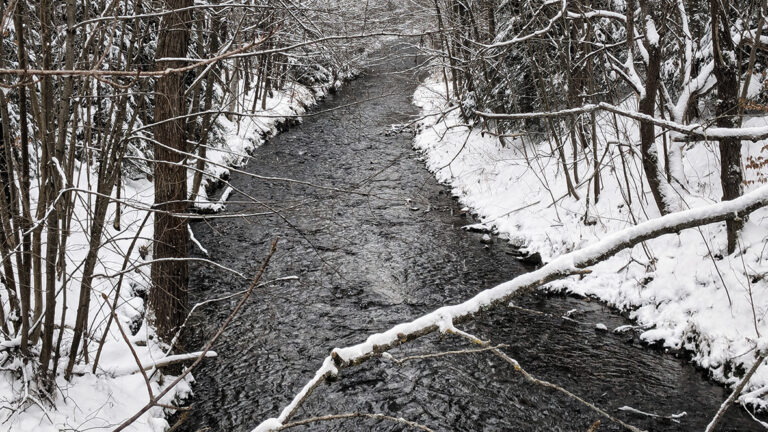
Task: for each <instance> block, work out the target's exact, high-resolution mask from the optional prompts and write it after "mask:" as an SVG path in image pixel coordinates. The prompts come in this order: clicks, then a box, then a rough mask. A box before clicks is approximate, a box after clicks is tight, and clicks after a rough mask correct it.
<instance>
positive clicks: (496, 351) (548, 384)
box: [448, 330, 644, 432]
mask: <svg viewBox="0 0 768 432" xmlns="http://www.w3.org/2000/svg"><path fill="white" fill-rule="evenodd" d="M448 333H451V334H455V335H457V336H460V337H462V338H464V339H467V340H468V341H470V342H472V343H475V344H476V343H478V342H477V341H482V339H480V338H478V337H475V336H473V335H471V334H469V333H466V332H463V331H460V330H459V331H455V330H449V331H448ZM482 344H483V345H486V344H488V343H487V342H483V343H482ZM488 351H490V352H492V353H493V354H494V355H496V357H499V358H500V359H502V360H504V361H505V362H507V363H508V364H510V365H511V366H512V367H513V368H514V369H515V370H516V371H517V372H519V373H520V374H521V375H522V376H523V378H525V380H526V381H528V382H530V383H533V384H536V385H539V386H542V387H546V388H550V389H553V390H556V391H558V392H560V393H562V394H564V395H566V396H568V397H569V398H570V399H573V400H575V401H576V402H578V403H580V404H582V405H584V406H586V407H587V408H589V409H591V410H592V411H594V412H596V413H598V414H600V415H601V416H603V417H605V418H606V419H608V420H610V421H612V422H614V423H616V424H618V425H621V426H622V427H624V428H625V429H627V430H630V431H632V432H644V431H643V430H642V429H639V428H637V427H635V426H632V425H631V424H628V423H625V422H623V421H621V420H619V419H617V418H616V417H614V416H612V415H610V414H608V413H607V412H605V411H604V410H602V409H601V408H598V407H597V406H596V405H594V404H593V403H591V402H588V401H586V400H585V399H583V398H582V397H580V396H578V395H576V394H574V393H572V392H571V391H569V390H567V389H565V388H563V387H560V386H559V385H557V384H554V383H551V382H549V381H544V380H541V379H539V378H536V377H535V376H533V375H531V374H530V373H528V371H526V370H525V369H523V367H522V366H520V363H518V362H517V360H515V359H513V358H512V357H510V356H508V355H507V354H505V353H504V351H501V350H500V349H498V348H496V347H492V348H489V349H488Z"/></svg>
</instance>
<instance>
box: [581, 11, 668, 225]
mask: <svg viewBox="0 0 768 432" xmlns="http://www.w3.org/2000/svg"><path fill="white" fill-rule="evenodd" d="M640 5H641V8H642V10H643V14H642V18H643V19H644V21H645V25H646V32H645V33H646V36H645V40H644V44H645V49H646V50H647V51H648V65H647V69H646V76H645V96H644V97H643V98H642V99H641V100H640V105H639V111H640V113H642V114H645V115H648V116H651V117H653V116H654V115H655V110H656V94H657V93H658V92H659V85H660V80H661V77H660V74H661V41H660V40H659V37H658V35H655V37H653V36H651V35H649V33H655V32H656V29H655V27H656V25H655V23H654V20H653V18H652V16H651V14H652V11H651V10H650V7H651V6H650V5H648V2H645V1H643V2H640ZM640 151H641V153H642V158H643V171H644V172H645V176H646V178H647V179H648V186H649V187H650V188H651V193H652V194H653V199H654V201H656V206H657V207H658V208H659V212H660V213H661V214H662V215H665V214H668V213H671V212H672V209H671V208H670V205H669V198H670V197H667V196H665V192H666V190H667V189H668V187H666V186H667V182H666V179H665V178H664V176H663V175H662V173H661V170H660V169H659V153H658V150H657V149H656V128H655V127H654V125H653V123H651V122H640ZM595 157H597V156H595Z"/></svg>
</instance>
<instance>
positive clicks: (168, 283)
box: [149, 0, 192, 341]
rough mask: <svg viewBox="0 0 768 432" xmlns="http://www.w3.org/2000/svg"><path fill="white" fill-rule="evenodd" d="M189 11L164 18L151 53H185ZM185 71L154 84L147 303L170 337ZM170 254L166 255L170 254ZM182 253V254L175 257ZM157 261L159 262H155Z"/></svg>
mask: <svg viewBox="0 0 768 432" xmlns="http://www.w3.org/2000/svg"><path fill="white" fill-rule="evenodd" d="M165 6H166V8H167V9H168V10H178V9H182V8H189V7H191V6H192V0H165ZM191 18H192V17H191V10H190V9H187V10H184V11H180V12H176V13H171V14H168V15H166V16H165V17H163V21H162V24H161V26H160V35H159V39H158V46H157V52H156V56H157V58H158V59H162V58H175V59H178V58H184V57H186V56H187V48H188V45H189V38H190V33H191V22H192V19H191ZM181 66H184V62H179V61H162V62H158V64H157V69H158V70H167V69H169V68H170V69H173V68H178V67H181ZM185 112H186V111H185V103H184V74H182V73H167V74H165V75H162V76H160V77H159V78H157V81H156V83H155V119H154V120H155V123H157V125H156V126H155V127H154V135H155V140H156V141H157V143H156V144H155V159H156V162H155V175H154V184H155V203H156V208H157V209H158V210H159V212H157V213H155V234H154V245H153V247H154V253H153V256H154V260H155V262H153V263H152V289H151V290H150V294H149V304H150V307H151V309H152V312H153V313H154V323H155V325H156V327H157V332H158V335H159V336H160V338H161V339H163V340H165V341H170V339H171V338H172V337H173V335H174V332H175V330H176V329H177V328H178V327H179V326H180V325H181V323H182V322H183V320H184V317H185V315H186V307H187V298H188V293H187V280H188V273H189V270H188V266H187V262H186V261H184V260H183V258H186V256H187V241H188V238H189V234H188V233H187V221H186V219H184V218H182V217H178V216H176V215H175V214H179V213H183V212H184V211H185V209H186V198H187V169H186V167H185V166H184V164H183V160H184V156H183V155H182V154H181V153H180V152H184V151H186V127H185V125H184V120H182V119H176V120H173V119H174V118H176V117H179V116H181V115H183V114H185ZM169 258H170V259H169ZM177 258H182V259H177ZM158 260H160V261H158Z"/></svg>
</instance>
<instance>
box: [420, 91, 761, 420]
mask: <svg viewBox="0 0 768 432" xmlns="http://www.w3.org/2000/svg"><path fill="white" fill-rule="evenodd" d="M444 89H445V86H444V84H443V83H442V82H441V81H438V79H429V80H427V81H426V82H425V83H424V84H423V85H422V86H421V87H419V88H418V90H417V91H416V94H415V95H414V102H415V104H416V105H418V106H419V107H421V109H422V115H425V116H427V117H425V119H424V120H422V121H421V123H420V125H419V132H418V134H417V136H416V138H415V142H414V144H415V147H416V148H417V149H419V150H421V151H422V152H423V155H424V160H425V163H426V164H427V167H428V168H429V169H430V170H431V171H433V172H434V174H435V175H436V177H437V178H438V180H440V181H441V182H444V183H446V184H449V185H450V186H451V187H452V189H453V193H454V194H455V195H456V196H458V198H459V199H460V201H461V202H462V203H463V204H464V205H466V206H468V207H469V208H471V209H472V211H473V212H476V213H477V215H478V217H479V218H480V220H481V222H482V224H484V225H486V226H487V227H488V228H489V229H492V230H494V231H495V232H496V233H498V234H499V236H501V237H502V238H505V239H508V240H509V241H510V242H511V243H513V244H514V245H517V246H520V247H521V248H523V249H524V250H526V251H527V252H529V253H534V252H538V253H540V254H541V256H542V258H543V259H544V262H549V261H551V260H552V259H554V258H556V257H557V256H560V255H562V254H564V253H567V252H569V251H573V250H575V249H578V248H581V247H584V246H587V245H590V244H592V243H594V242H596V241H597V240H599V239H601V238H603V237H604V236H606V234H608V233H612V232H616V231H618V230H621V229H623V228H626V227H628V226H631V225H634V224H637V223H639V222H643V221H645V220H648V219H651V218H655V217H658V216H659V213H658V210H657V209H656V206H655V203H654V201H653V197H652V196H651V194H650V189H649V188H648V185H647V183H645V184H642V182H640V181H639V180H638V179H641V178H643V176H642V175H641V173H642V165H641V161H640V157H639V151H638V150H632V149H631V148H630V147H629V143H630V142H631V143H635V144H636V143H638V142H639V138H638V137H639V131H638V127H637V124H636V122H635V121H633V120H627V119H622V118H616V119H614V116H612V115H598V125H599V128H598V135H599V155H600V157H601V158H603V159H602V160H603V169H602V171H601V180H602V190H601V193H600V196H599V200H598V202H597V203H595V202H594V201H595V200H594V194H593V184H592V182H591V181H590V179H591V176H592V171H591V167H590V166H589V165H588V163H587V161H584V160H583V154H581V156H582V158H581V159H582V160H581V161H580V163H579V172H580V178H579V180H580V183H579V185H578V187H577V192H578V195H579V197H580V199H578V200H577V199H575V198H573V197H571V196H570V195H568V193H567V188H566V183H565V180H564V176H563V171H562V164H561V163H560V160H559V158H558V157H557V153H555V152H553V151H552V150H551V149H552V148H556V146H557V143H555V142H554V140H553V141H552V142H551V143H548V142H547V141H546V140H545V141H538V140H540V139H541V136H539V138H537V139H532V137H533V136H532V135H522V134H521V135H520V136H517V137H514V138H506V139H505V140H504V141H505V142H504V144H503V145H502V143H501V142H500V140H499V138H497V137H494V136H492V135H489V134H487V133H486V134H483V133H481V129H480V127H479V125H478V126H475V127H466V126H464V125H463V122H462V120H461V118H460V116H459V112H458V110H457V109H454V110H452V111H450V112H448V114H446V115H438V114H439V113H441V112H445V111H447V110H449V108H448V107H447V106H446V103H445V96H444V94H443V92H444ZM633 104H634V102H633V101H631V100H630V101H627V102H626V103H625V104H624V105H625V106H624V107H625V108H632V105H633ZM430 114H431V115H430ZM766 124H768V117H761V118H751V119H749V120H748V121H746V122H745V124H744V126H764V125H766ZM657 132H658V130H657ZM617 143H620V145H621V147H620V146H619V145H618V144H617ZM657 144H658V145H659V148H660V150H659V153H660V154H662V150H661V146H662V140H661V138H659V141H658V143H657ZM766 144H768V143H767V142H765V141H763V142H757V143H747V142H745V143H744V145H743V150H744V151H743V153H744V158H745V164H746V163H747V158H750V157H753V158H755V159H757V158H759V157H761V155H762V157H763V158H765V157H768V150H764V149H763V148H764V147H765V146H766ZM563 147H564V150H565V152H566V160H567V161H568V163H569V164H570V162H571V160H572V152H571V144H570V142H569V141H568V140H567V139H566V140H565V142H564V143H563ZM619 148H621V149H622V153H623V155H622V154H620V153H619ZM587 151H589V150H587ZM761 152H762V153H761ZM622 156H623V159H624V163H622ZM590 159H591V154H590ZM682 163H683V168H684V172H685V177H684V179H683V180H682V182H681V183H683V184H682V185H680V184H673V186H674V189H675V190H676V192H677V193H678V195H679V196H678V198H679V200H680V209H685V208H695V207H699V206H702V205H705V204H711V203H715V202H718V201H719V200H720V197H721V194H722V191H721V188H720V181H719V175H720V172H719V170H720V164H719V160H718V152H717V143H707V144H704V143H698V144H693V145H690V146H688V147H687V148H686V149H685V152H684V156H683V160H682ZM625 172H626V173H627V175H625ZM746 176H747V177H746V179H747V181H748V183H750V182H751V181H753V182H754V183H751V184H749V185H748V186H747V187H746V190H747V191H749V190H751V189H754V188H756V187H758V186H760V185H761V184H760V182H759V179H760V175H759V172H758V171H757V170H755V169H750V168H749V167H747V169H746ZM763 178H764V177H763ZM763 181H764V180H763ZM587 197H589V198H587ZM766 218H768V209H761V210H759V211H757V212H755V213H753V214H752V216H751V218H750V219H749V222H748V223H747V224H746V226H745V228H744V230H743V233H742V236H741V243H740V251H739V252H737V253H735V254H733V255H730V256H727V253H726V252H725V250H726V233H725V224H724V223H721V224H714V225H710V226H705V227H702V228H701V229H690V230H685V231H682V232H680V233H679V234H670V235H665V236H662V237H660V238H657V239H654V240H652V241H648V242H646V243H645V244H644V245H643V246H637V247H635V248H634V249H632V250H631V251H630V250H628V251H624V252H622V253H620V254H618V255H617V256H615V257H613V258H611V259H609V260H607V261H605V262H603V263H601V264H599V265H597V266H595V267H594V268H593V270H594V271H593V273H591V274H590V275H586V276H582V277H572V278H569V279H567V280H564V281H561V282H556V283H552V284H550V285H548V286H547V287H546V289H550V290H565V291H567V292H570V293H573V294H578V295H584V296H592V297H596V298H599V299H601V300H603V301H605V302H607V303H608V304H610V305H613V306H615V307H616V308H619V309H621V310H625V311H629V314H630V316H631V318H632V319H634V320H635V321H636V322H637V324H638V325H639V326H642V328H643V329H644V331H643V333H642V335H641V337H642V339H643V340H644V341H647V342H648V343H659V344H663V346H664V347H668V348H671V349H682V350H686V351H689V352H690V353H691V355H692V359H693V361H694V362H695V363H696V364H698V365H700V366H701V367H704V368H706V369H708V370H709V371H710V372H711V374H712V377H713V378H714V379H715V380H717V381H720V382H723V383H727V384H734V383H735V382H737V381H738V379H739V377H740V376H742V375H743V373H744V370H745V369H748V368H749V366H751V365H752V364H753V363H754V361H755V355H756V354H755V351H756V350H755V347H756V340H757V339H758V337H760V336H763V337H765V336H766V335H768V324H767V323H766V320H765V317H766V314H767V313H768V282H767V281H766V275H768V224H767V223H766ZM764 393H768V368H765V367H764V368H762V369H760V370H758V372H757V374H756V375H755V376H754V377H753V378H752V380H751V382H750V385H748V386H747V388H746V390H745V394H744V395H743V396H742V400H743V401H747V402H753V403H756V404H758V405H763V406H764V405H765V403H766V402H768V399H765V397H764Z"/></svg>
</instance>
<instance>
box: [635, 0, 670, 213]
mask: <svg viewBox="0 0 768 432" xmlns="http://www.w3.org/2000/svg"><path fill="white" fill-rule="evenodd" d="M650 7H651V5H648V2H646V1H643V2H641V8H642V9H643V14H642V18H643V19H644V20H645V25H646V36H645V40H644V44H645V49H646V50H647V51H648V65H647V68H646V74H645V75H646V76H645V95H644V97H643V98H642V99H641V100H640V106H639V111H640V113H642V114H646V115H648V116H653V115H654V114H655V110H656V94H657V93H658V91H659V85H660V80H661V78H660V72H661V41H660V40H658V39H656V40H653V39H652V38H649V36H648V28H649V27H650V26H653V27H655V23H654V20H653V17H652V12H651V11H650V10H649V8H650ZM640 151H641V153H642V158H643V171H644V172H645V176H646V178H647V179H648V186H650V188H651V193H652V194H653V199H654V201H656V206H657V207H658V209H659V212H660V213H661V214H662V215H666V214H669V213H671V212H672V209H671V208H670V207H669V204H668V201H667V197H666V196H665V195H664V191H663V190H662V188H663V187H664V186H666V181H665V179H664V177H663V175H662V174H661V170H660V169H659V153H658V150H657V149H656V127H655V126H654V125H653V123H650V122H647V121H645V122H640Z"/></svg>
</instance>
